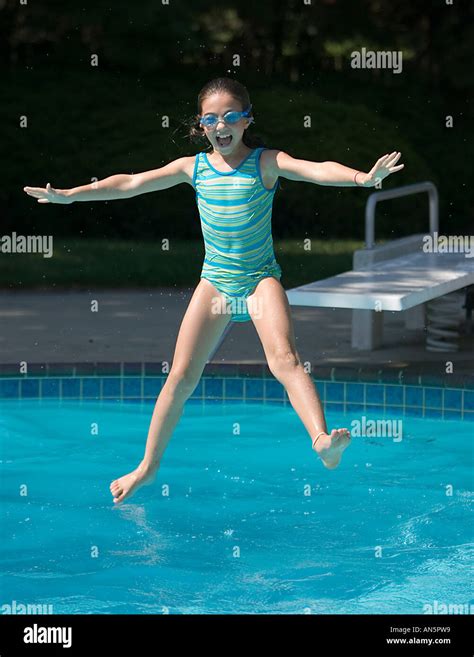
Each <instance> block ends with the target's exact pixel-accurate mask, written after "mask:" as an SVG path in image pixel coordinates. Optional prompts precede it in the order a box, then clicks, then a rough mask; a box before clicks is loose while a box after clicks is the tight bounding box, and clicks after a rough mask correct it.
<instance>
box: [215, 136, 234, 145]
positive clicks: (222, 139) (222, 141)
mask: <svg viewBox="0 0 474 657" xmlns="http://www.w3.org/2000/svg"><path fill="white" fill-rule="evenodd" d="M231 141H232V135H227V136H226V137H217V143H218V144H219V146H229V144H230V142H231Z"/></svg>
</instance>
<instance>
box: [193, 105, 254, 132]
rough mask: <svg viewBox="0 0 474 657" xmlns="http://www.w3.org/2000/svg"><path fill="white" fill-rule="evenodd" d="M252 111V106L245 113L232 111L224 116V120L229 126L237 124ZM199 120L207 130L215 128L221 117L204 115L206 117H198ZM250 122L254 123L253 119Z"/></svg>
mask: <svg viewBox="0 0 474 657" xmlns="http://www.w3.org/2000/svg"><path fill="white" fill-rule="evenodd" d="M251 109H252V105H250V107H249V108H248V109H246V110H245V111H244V112H235V111H234V110H230V111H229V112H226V113H225V114H224V116H223V117H222V119H224V121H225V123H227V124H233V123H237V121H240V119H241V118H242V117H244V116H248V115H249V114H250V110H251ZM198 119H199V122H200V123H201V125H203V126H205V127H206V128H215V127H216V125H217V122H218V121H219V117H218V116H217V115H216V114H204V116H198ZM250 122H251V123H253V117H250Z"/></svg>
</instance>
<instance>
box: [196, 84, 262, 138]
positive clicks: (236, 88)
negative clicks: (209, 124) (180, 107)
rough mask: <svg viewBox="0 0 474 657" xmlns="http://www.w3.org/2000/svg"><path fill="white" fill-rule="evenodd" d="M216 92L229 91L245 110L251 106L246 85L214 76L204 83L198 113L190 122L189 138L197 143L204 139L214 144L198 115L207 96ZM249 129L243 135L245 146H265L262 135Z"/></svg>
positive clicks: (250, 115) (251, 114) (251, 112)
mask: <svg viewBox="0 0 474 657" xmlns="http://www.w3.org/2000/svg"><path fill="white" fill-rule="evenodd" d="M216 93H228V94H229V95H230V96H232V97H233V98H234V100H237V101H238V102H239V103H240V104H241V105H242V111H243V112H244V111H245V110H246V109H248V108H249V107H250V96H249V92H248V91H247V89H246V87H244V85H243V84H241V83H240V82H237V80H233V79H232V78H214V80H210V81H209V82H207V83H206V84H205V85H204V87H203V88H202V89H201V91H200V92H199V94H198V99H197V114H196V115H195V116H193V117H192V118H191V119H190V120H189V122H188V125H189V139H190V140H191V141H192V142H195V143H196V142H197V143H202V142H203V141H204V142H205V143H206V144H208V146H209V147H210V148H212V145H211V144H210V143H209V141H208V139H207V137H206V135H205V133H204V129H203V128H202V127H201V125H200V123H199V118H198V117H199V116H200V115H201V114H202V104H203V102H204V101H205V100H206V98H209V96H212V95H213V94H216ZM253 116H254V114H253V111H252V110H250V113H249V117H253ZM250 125H252V124H250ZM249 129H250V126H249V127H248V128H247V129H246V130H245V131H244V134H243V135H242V142H243V143H244V144H245V146H248V148H258V147H259V146H265V144H264V143H263V140H262V138H261V137H259V136H258V135H254V134H252V133H250V134H249Z"/></svg>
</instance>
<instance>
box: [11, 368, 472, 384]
mask: <svg viewBox="0 0 474 657" xmlns="http://www.w3.org/2000/svg"><path fill="white" fill-rule="evenodd" d="M307 365H309V368H308V370H309V371H310V372H311V375H312V376H313V377H314V378H317V379H320V380H326V381H340V382H343V381H346V382H347V381H348V382H360V383H392V384H396V383H399V384H405V385H415V386H416V385H419V386H437V387H449V388H466V389H469V390H471V389H472V390H474V373H473V374H467V373H454V372H453V373H452V374H446V373H445V374H444V375H441V374H434V373H429V372H428V373H423V374H420V373H414V372H409V371H407V372H405V371H404V370H396V369H389V368H386V369H381V368H380V367H373V366H372V367H360V366H359V367H329V366H327V365H326V366H320V365H318V364H317V363H308V364H307ZM169 368H170V363H169V362H168V361H151V362H150V361H141V362H140V361H136V362H126V361H124V362H106V361H82V362H58V363H48V362H45V363H30V362H26V372H22V371H21V368H20V364H19V363H3V364H2V363H0V378H2V377H18V378H22V379H23V378H29V377H35V378H37V377H48V376H70V377H79V376H142V377H146V376H157V375H158V376H166V375H167V373H168V371H169ZM203 376H204V377H209V376H217V377H221V376H232V377H255V378H272V379H273V378H274V376H273V374H272V373H271V371H270V369H269V367H268V365H267V364H266V363H240V362H227V363H207V364H206V366H205V368H204V372H203Z"/></svg>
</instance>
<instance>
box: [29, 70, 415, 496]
mask: <svg viewBox="0 0 474 657" xmlns="http://www.w3.org/2000/svg"><path fill="white" fill-rule="evenodd" d="M197 105H198V115H197V116H196V117H195V120H194V122H193V125H192V127H191V133H190V134H191V137H193V138H195V137H196V136H200V137H203V138H205V139H207V141H208V142H209V143H210V147H211V150H210V152H209V154H208V153H206V152H200V153H198V154H197V155H193V156H191V157H182V158H179V159H177V160H174V161H173V162H170V163H169V164H167V165H166V166H163V167H160V168H159V169H154V170H152V171H146V172H143V173H137V174H134V175H126V174H119V175H114V176H110V177H109V178H105V179H103V180H100V181H98V182H95V183H91V184H89V185H83V186H81V187H74V188H72V189H54V188H52V187H51V185H50V184H49V183H48V184H47V186H46V188H39V187H25V188H24V191H25V192H26V193H27V194H29V195H30V196H33V197H34V198H37V199H38V202H39V203H72V202H73V201H103V200H111V199H118V198H130V197H132V196H137V195H138V194H145V193H147V192H155V191H161V190H163V189H167V188H168V187H172V186H173V185H179V184H181V183H187V184H188V185H192V187H193V188H194V189H195V191H196V200H197V205H198V209H199V214H200V219H201V228H202V233H203V237H204V242H205V258H204V264H203V268H202V272H201V280H200V282H199V284H198V286H197V287H196V289H195V291H194V294H193V296H192V298H191V301H190V302H189V306H188V308H187V310H186V313H185V315H184V318H183V321H182V323H181V327H180V330H179V333H178V338H177V342H176V348H175V353H174V357H173V363H172V368H171V371H170V372H169V374H168V377H167V379H166V383H165V385H164V386H163V389H162V390H161V393H160V395H159V397H158V399H157V401H156V404H155V408H154V411H153V416H152V419H151V423H150V428H149V431H148V438H147V443H146V447H145V454H144V457H143V460H142V461H141V463H140V464H139V465H138V467H137V468H136V469H135V470H133V471H132V472H130V473H129V474H126V475H124V476H122V477H119V478H118V479H115V480H114V481H113V482H112V483H111V485H110V491H111V493H112V496H113V500H114V503H120V502H123V500H125V499H126V498H129V497H130V496H131V495H132V494H133V493H134V492H135V491H137V490H138V488H140V487H141V486H143V485H147V484H150V483H152V482H153V481H154V478H155V475H156V472H157V470H158V467H159V465H160V461H161V458H162V456H163V453H164V451H165V449H166V446H167V444H168V441H169V439H170V437H171V435H172V433H173V430H174V428H175V426H176V424H177V422H178V420H179V418H180V416H181V413H182V411H183V406H184V404H185V402H186V400H187V399H188V398H189V396H190V395H191V394H192V392H193V391H194V389H195V388H196V386H197V384H198V382H199V379H200V378H201V374H202V372H203V370H204V366H205V365H206V362H207V359H208V357H209V354H210V353H211V352H212V351H213V350H214V348H215V347H216V346H217V344H218V342H219V339H220V337H221V335H222V333H223V331H224V329H225V327H226V326H227V324H228V323H229V321H248V320H250V319H251V320H252V322H253V324H254V325H255V328H256V330H257V333H258V336H259V338H260V340H261V342H262V346H263V349H264V352H265V356H266V359H267V362H268V366H269V369H270V371H271V372H272V374H273V375H274V376H275V377H276V379H277V380H278V381H280V383H281V384H282V385H283V386H284V387H285V389H286V391H287V394H288V397H289V399H290V402H291V404H292V406H293V408H294V409H295V411H296V413H297V414H298V416H299V417H300V419H301V421H302V422H303V424H304V426H305V427H306V430H307V431H308V434H309V436H310V438H311V441H312V447H313V449H314V450H315V452H316V453H317V454H318V455H319V457H320V458H321V460H322V462H323V464H324V465H325V466H326V467H327V468H331V469H332V468H335V467H337V465H338V464H339V461H340V460H341V455H342V452H343V451H344V449H346V447H347V446H348V444H349V442H350V435H349V431H348V430H347V429H346V428H343V429H333V430H332V431H331V432H330V433H328V432H327V426H326V422H325V418H324V413H323V409H322V407H321V402H320V399H319V395H318V393H317V391H316V389H315V386H314V384H313V381H312V379H311V377H310V376H309V375H308V374H307V373H306V372H305V370H304V368H303V365H302V363H301V362H300V358H299V354H298V352H297V350H296V347H295V338H294V333H293V323H292V318H291V314H290V307H289V303H288V300H287V297H286V294H285V291H284V289H283V287H282V286H281V284H280V282H279V279H280V276H281V269H280V266H279V265H278V263H277V261H276V260H275V255H274V251H273V242H272V234H271V212H272V203H273V197H274V194H275V191H276V189H277V188H278V184H279V183H278V178H279V177H282V178H287V179H289V180H296V181H301V182H309V183H316V184H319V185H334V186H339V187H352V186H360V187H373V186H374V185H375V184H376V182H377V181H380V180H383V179H384V178H386V177H387V176H388V175H390V174H391V173H393V172H395V171H399V170H400V169H402V168H403V166H404V165H403V164H400V165H398V166H395V165H396V163H397V162H398V160H399V159H400V153H398V152H395V151H394V152H393V153H390V154H386V155H383V156H382V157H381V158H380V159H379V160H377V162H376V163H375V165H374V167H373V168H372V169H371V170H370V171H369V173H364V172H362V171H357V170H355V169H351V168H349V167H346V166H343V165H342V164H338V163H337V162H311V161H307V160H298V159H295V158H293V157H291V156H290V155H288V154H287V153H285V152H283V151H280V150H277V149H266V148H262V147H258V148H254V147H253V146H254V145H255V144H254V142H252V141H251V138H249V137H248V135H246V134H245V131H246V129H247V128H248V127H249V125H250V124H251V123H252V122H253V121H254V119H253V115H252V106H251V104H250V99H249V95H248V92H247V90H246V88H245V87H244V86H243V85H241V84H240V83H239V82H237V81H236V80H233V79H230V78H217V79H215V80H211V81H210V82H208V83H207V84H206V85H205V86H204V87H203V89H201V91H200V93H199V96H198V103H197Z"/></svg>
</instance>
